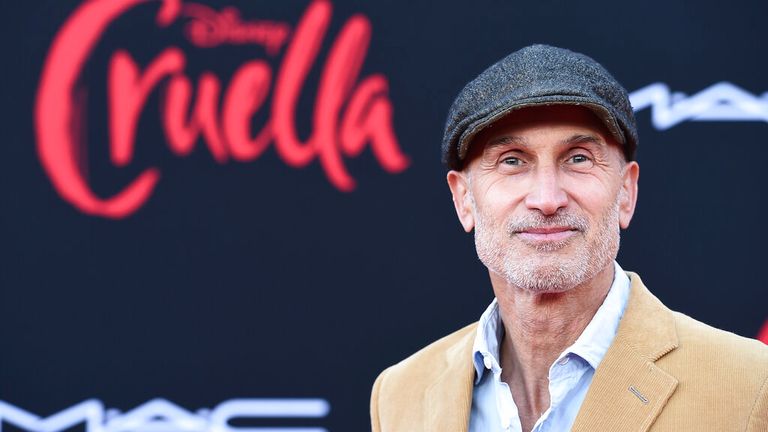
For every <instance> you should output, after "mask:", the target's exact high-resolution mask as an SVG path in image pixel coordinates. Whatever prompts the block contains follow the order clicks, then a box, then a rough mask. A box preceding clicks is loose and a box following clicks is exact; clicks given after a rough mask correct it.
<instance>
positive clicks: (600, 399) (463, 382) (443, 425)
mask: <svg viewBox="0 0 768 432" xmlns="http://www.w3.org/2000/svg"><path fill="white" fill-rule="evenodd" d="M627 274H628V275H629V277H630V280H631V287H630V294H629V301H628V302H627V308H626V310H625V311H624V316H623V317H622V319H621V322H620V323H619V328H618V330H617V332H616V337H615V338H614V341H613V343H612V344H611V347H610V348H609V349H608V351H607V352H606V354H605V357H604V358H603V360H602V362H601V363H600V366H599V367H598V368H597V370H596V371H595V375H594V377H593V379H592V384H591V385H590V387H589V390H588V391H587V395H586V397H585V399H584V402H583V403H582V405H581V409H580V410H579V414H578V415H577V417H576V420H575V422H574V424H573V428H572V429H571V430H572V432H579V431H595V430H621V431H637V432H642V431H646V430H647V429H648V428H649V427H650V425H651V424H652V423H653V421H654V420H655V419H656V417H657V416H658V414H659V412H661V409H662V408H663V407H664V405H665V404H666V403H667V400H669V397H670V396H671V395H672V393H673V392H674V391H675V388H676V387H677V379H675V378H674V377H673V376H671V375H669V374H668V373H667V372H665V371H663V370H662V369H660V368H659V367H657V366H656V365H655V364H654V362H655V361H656V360H658V359H659V358H661V357H662V356H664V355H665V354H667V353H668V352H670V351H672V350H673V349H675V348H676V347H677V346H678V339H677V331H676V328H675V322H674V317H673V316H672V312H671V311H670V310H669V309H667V308H666V307H665V306H664V305H663V304H662V303H661V301H659V299H657V298H656V297H654V296H653V294H651V293H650V292H649V291H648V289H647V288H646V287H645V285H643V282H642V281H641V280H640V276H638V275H637V274H635V273H630V272H628V273H627ZM474 329H475V327H474V326H472V327H471V330H470V331H467V332H466V333H465V334H464V336H463V337H462V338H461V339H459V340H458V341H457V342H456V343H455V344H454V345H453V346H451V347H450V348H448V350H447V351H446V355H445V357H443V359H444V361H443V362H442V363H441V364H436V365H435V367H436V368H442V369H443V370H442V373H441V374H440V375H439V376H438V378H437V379H436V380H435V382H434V384H433V385H432V386H430V387H429V388H428V389H427V391H426V400H425V404H424V409H425V413H424V414H425V415H424V430H427V431H457V432H467V429H468V427H469V414H470V410H471V407H472V388H473V386H472V384H473V378H474V373H475V370H474V366H473V363H472V346H473V342H474V337H475V331H474Z"/></svg>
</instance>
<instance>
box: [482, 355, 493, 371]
mask: <svg viewBox="0 0 768 432" xmlns="http://www.w3.org/2000/svg"><path fill="white" fill-rule="evenodd" d="M483 364H484V365H485V368H486V369H493V360H492V359H491V356H484V357H483Z"/></svg>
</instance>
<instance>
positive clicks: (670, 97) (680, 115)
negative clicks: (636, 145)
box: [629, 81, 768, 130]
mask: <svg viewBox="0 0 768 432" xmlns="http://www.w3.org/2000/svg"><path fill="white" fill-rule="evenodd" d="M629 99H630V102H631V103H632V107H633V108H634V110H635V111H640V110H643V109H645V108H648V107H650V108H651V122H652V123H653V126H654V127H655V128H656V129H658V130H666V129H669V128H671V127H673V126H676V125H677V124H679V123H682V122H684V121H763V122H768V94H763V95H762V96H755V95H753V94H752V93H750V92H748V91H746V90H744V89H742V88H741V87H738V86H736V85H734V84H731V83H729V82H725V81H723V82H719V83H716V84H713V85H711V86H709V87H707V88H705V89H704V90H702V91H700V92H698V93H696V94H694V95H691V96H687V95H685V94H683V93H679V92H674V93H673V92H671V91H670V90H669V87H668V86H667V85H666V84H664V83H654V84H650V85H648V86H646V87H643V88H641V89H640V90H637V91H634V92H632V94H630V95H629Z"/></svg>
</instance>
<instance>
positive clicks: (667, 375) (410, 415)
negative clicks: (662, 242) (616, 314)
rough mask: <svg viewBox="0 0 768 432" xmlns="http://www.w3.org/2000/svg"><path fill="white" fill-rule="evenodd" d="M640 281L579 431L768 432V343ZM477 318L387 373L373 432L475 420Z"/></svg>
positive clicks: (459, 426) (443, 431)
mask: <svg viewBox="0 0 768 432" xmlns="http://www.w3.org/2000/svg"><path fill="white" fill-rule="evenodd" d="M628 275H629V276H630V278H631V280H632V284H631V290H630V296H629V301H628V303H627V308H626V311H625V312H624V316H623V318H622V319H621V322H620V323H619V328H618V330H617V333H616V338H615V339H614V341H613V344H612V345H611V346H610V348H609V349H608V352H607V353H606V354H605V357H604V358H603V361H602V363H600V366H599V367H598V368H597V370H596V371H595V376H594V378H593V380H592V384H591V385H590V387H589V390H588V391H587V395H586V397H585V399H584V403H583V404H582V406H581V410H580V411H579V414H578V415H577V417H576V420H575V422H574V425H573V429H572V430H573V431H675V432H685V431H691V432H694V431H695V432H701V431H750V432H758V431H760V432H767V431H768V346H766V345H764V344H763V343H761V342H758V341H756V340H752V339H746V338H742V337H740V336H736V335H734V334H732V333H728V332H725V331H722V330H718V329H715V328H712V327H709V326H707V325H705V324H702V323H700V322H698V321H696V320H694V319H692V318H690V317H687V316H685V315H683V314H681V313H678V312H673V311H671V310H669V309H667V308H666V307H665V306H664V305H663V304H662V303H661V302H660V301H659V300H658V299H657V298H656V297H654V296H653V295H652V294H651V293H650V292H649V291H648V289H647V288H646V287H645V286H644V285H643V283H642V281H641V280H640V277H639V276H637V275H636V274H633V273H628ZM476 328H477V323H475V324H472V325H470V326H468V327H465V328H463V329H461V330H459V331H457V332H456V333H453V334H451V335H449V336H446V337H444V338H443V339H440V340H438V341H437V342H435V343H433V344H431V345H429V346H428V347H426V348H424V349H422V350H421V351H419V352H417V353H416V354H414V355H412V356H411V357H409V358H407V359H405V360H403V361H402V362H400V363H398V364H396V365H394V366H392V367H390V368H389V369H387V370H385V371H384V372H382V373H381V375H379V377H378V379H376V383H375V384H374V386H373V394H372V396H371V421H372V425H373V431H374V432H379V431H382V432H417V431H440V432H453V431H457V432H462V431H466V430H467V428H468V424H469V412H470V408H471V405H472V386H473V380H474V375H475V370H474V366H473V364H472V352H471V351H472V344H473V342H474V337H475V329H476Z"/></svg>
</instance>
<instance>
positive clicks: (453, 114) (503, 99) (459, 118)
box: [443, 45, 637, 169]
mask: <svg viewBox="0 0 768 432" xmlns="http://www.w3.org/2000/svg"><path fill="white" fill-rule="evenodd" d="M562 104H565V105H581V106H584V107H586V108H589V109H591V110H592V111H593V112H594V113H595V114H596V115H597V116H598V117H599V118H600V119H601V120H602V121H603V122H604V123H605V125H606V127H607V128H608V130H609V131H610V132H611V134H612V135H613V136H614V138H615V139H616V141H618V143H619V144H621V145H622V146H623V147H624V155H625V156H626V158H627V160H634V158H635V151H636V149H637V125H636V123H635V116H634V113H633V111H632V106H631V105H630V103H629V97H628V95H627V91H626V90H625V89H624V87H622V86H621V84H619V82H618V81H616V79H615V78H613V76H611V74H610V73H608V71H607V70H605V68H604V67H602V66H601V65H600V64H599V63H597V62H596V61H595V60H593V59H592V58H590V57H588V56H586V55H584V54H579V53H575V52H573V51H569V50H567V49H563V48H556V47H552V46H548V45H531V46H529V47H525V48H523V49H521V50H519V51H515V52H513V53H512V54H510V55H508V56H507V57H505V58H503V59H502V60H500V61H498V62H497V63H495V64H494V65H492V66H491V67H489V68H488V69H486V70H485V71H484V72H483V73H481V74H480V75H479V76H478V77H477V78H475V79H474V80H472V81H471V82H470V83H469V84H467V85H466V86H465V87H464V89H463V90H462V91H461V93H459V95H458V97H456V100H455V101H454V102H453V105H451V109H450V112H449V113H448V119H447V121H446V124H445V134H444V135H443V162H445V163H446V164H447V165H448V167H449V168H451V169H461V168H462V165H463V162H464V158H465V157H466V155H467V149H468V148H469V144H470V143H471V141H472V138H473V137H474V136H475V135H476V134H477V133H478V132H479V131H481V130H482V129H483V128H485V127H486V126H488V125H490V124H491V123H493V122H495V121H496V120H499V119H500V118H502V117H504V116H505V115H507V114H508V113H510V112H511V111H513V110H516V109H520V108H524V107H529V106H533V105H562Z"/></svg>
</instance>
